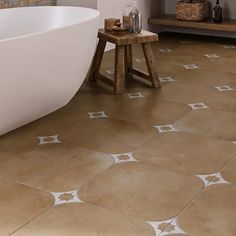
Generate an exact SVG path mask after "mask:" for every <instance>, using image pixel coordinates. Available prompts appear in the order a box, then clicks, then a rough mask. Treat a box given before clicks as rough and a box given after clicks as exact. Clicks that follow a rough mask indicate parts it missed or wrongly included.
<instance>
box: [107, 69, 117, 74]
mask: <svg viewBox="0 0 236 236" xmlns="http://www.w3.org/2000/svg"><path fill="white" fill-rule="evenodd" d="M106 72H107V74H109V75H113V74H114V73H115V70H114V69H110V70H106Z"/></svg>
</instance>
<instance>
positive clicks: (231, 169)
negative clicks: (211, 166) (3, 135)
mask: <svg viewBox="0 0 236 236" xmlns="http://www.w3.org/2000/svg"><path fill="white" fill-rule="evenodd" d="M234 145H235V144H234ZM235 146H236V145H235ZM235 170H236V155H235V158H234V159H233V160H232V161H231V162H229V163H228V165H227V166H226V167H225V168H224V169H223V171H222V174H223V176H224V178H225V179H226V180H227V181H229V182H230V183H232V184H234V186H235V185H236V171H235Z"/></svg>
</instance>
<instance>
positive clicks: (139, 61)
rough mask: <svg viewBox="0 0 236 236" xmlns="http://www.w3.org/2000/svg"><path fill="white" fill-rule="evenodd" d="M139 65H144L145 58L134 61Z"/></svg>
mask: <svg viewBox="0 0 236 236" xmlns="http://www.w3.org/2000/svg"><path fill="white" fill-rule="evenodd" d="M134 60H135V61H136V62H137V63H143V62H145V58H135V59H134Z"/></svg>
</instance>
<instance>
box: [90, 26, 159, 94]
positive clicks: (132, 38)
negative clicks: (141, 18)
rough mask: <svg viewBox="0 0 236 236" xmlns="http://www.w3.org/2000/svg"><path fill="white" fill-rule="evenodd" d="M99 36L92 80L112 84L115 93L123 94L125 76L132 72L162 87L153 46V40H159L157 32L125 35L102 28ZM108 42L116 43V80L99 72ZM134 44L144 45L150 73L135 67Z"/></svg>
mask: <svg viewBox="0 0 236 236" xmlns="http://www.w3.org/2000/svg"><path fill="white" fill-rule="evenodd" d="M98 38H99V42H98V46H97V50H96V53H95V56H94V59H93V63H92V67H91V71H90V74H89V80H90V81H96V80H100V81H102V82H104V83H106V84H108V85H110V86H112V87H113V92H114V94H122V93H123V92H124V87H125V77H126V76H127V75H128V74H129V73H131V74H134V75H137V76H139V77H142V78H143V79H145V80H148V81H150V82H151V85H152V87H154V88H160V81H159V79H158V73H157V69H156V62H155V57H154V55H153V52H152V48H151V42H155V41H158V35H157V34H154V33H151V32H148V31H142V32H141V33H140V34H131V33H127V34H125V35H114V34H112V33H111V32H108V31H105V30H104V29H100V30H99V32H98ZM107 42H110V43H113V44H115V45H116V51H115V76H114V81H113V80H111V79H110V78H108V77H106V76H104V75H102V74H101V73H100V72H99V71H100V67H101V64H102V59H103V54H104V51H105V47H106V43H107ZM133 44H141V45H142V48H143V52H144V57H145V60H146V64H147V68H148V72H149V74H146V73H144V72H142V71H140V70H137V69H134V68H133V60H132V45H133Z"/></svg>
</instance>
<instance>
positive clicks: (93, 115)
mask: <svg viewBox="0 0 236 236" xmlns="http://www.w3.org/2000/svg"><path fill="white" fill-rule="evenodd" d="M88 115H89V119H99V118H108V116H107V115H106V113H105V111H98V112H88Z"/></svg>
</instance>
